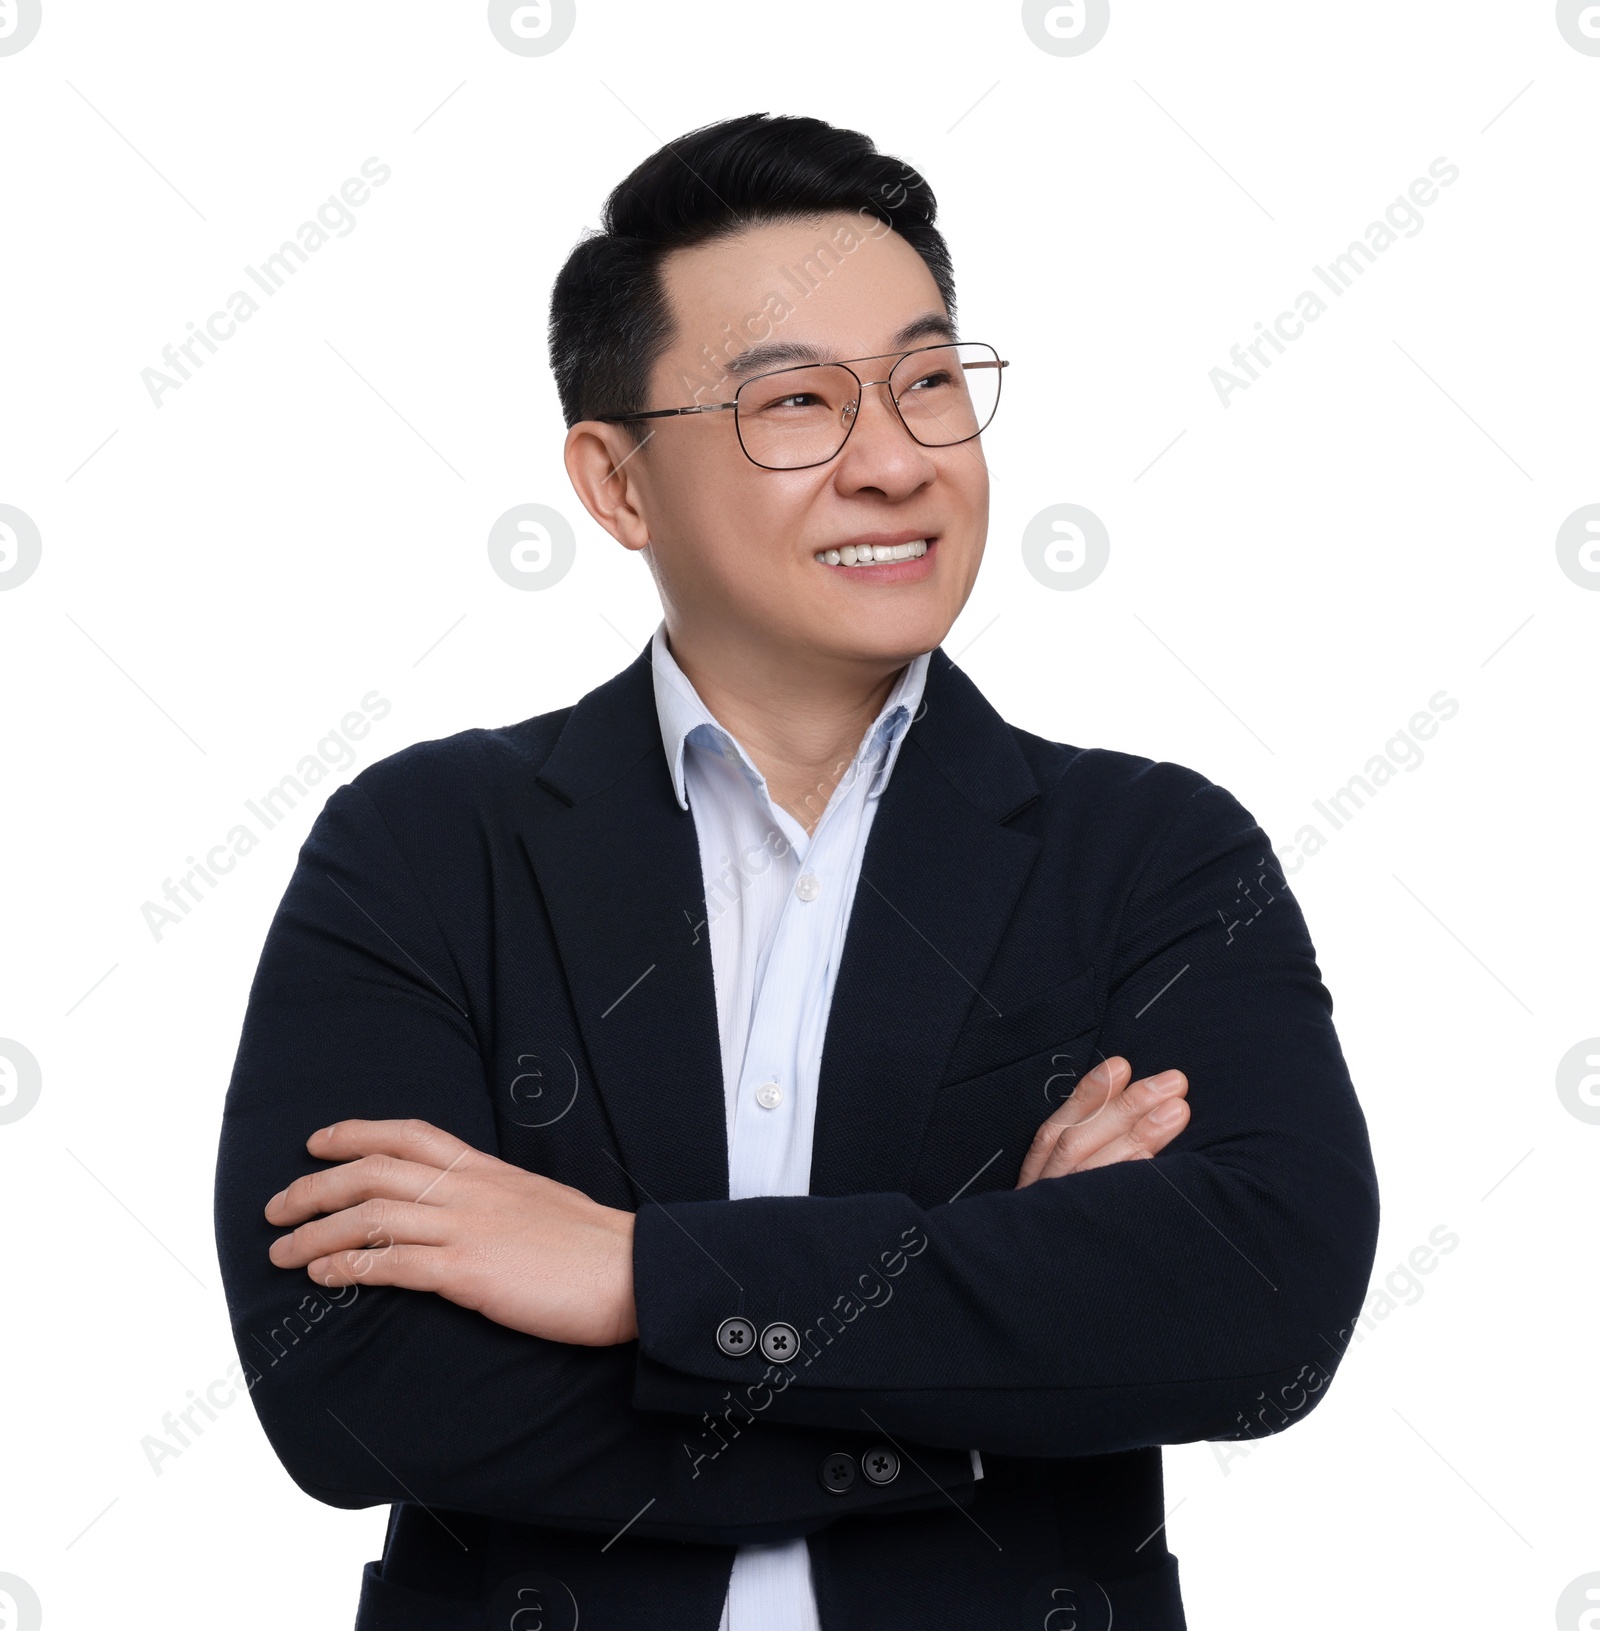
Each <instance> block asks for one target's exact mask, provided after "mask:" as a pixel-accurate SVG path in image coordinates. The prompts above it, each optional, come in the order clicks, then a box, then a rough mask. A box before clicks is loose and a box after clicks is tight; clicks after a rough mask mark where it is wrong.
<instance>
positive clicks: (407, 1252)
mask: <svg viewBox="0 0 1600 1631" xmlns="http://www.w3.org/2000/svg"><path fill="white" fill-rule="evenodd" d="M449 1269H450V1254H449V1253H448V1252H444V1251H440V1250H439V1249H438V1248H437V1247H433V1246H411V1245H394V1246H389V1247H387V1248H386V1249H384V1250H378V1249H371V1250H365V1251H354V1252H334V1253H331V1254H330V1255H329V1256H327V1257H319V1258H316V1259H315V1260H314V1261H313V1262H310V1263H308V1264H307V1265H306V1273H307V1274H309V1275H310V1276H311V1278H312V1279H313V1280H315V1281H316V1282H317V1284H318V1285H320V1286H405V1287H406V1288H407V1289H409V1290H411V1291H439V1290H441V1289H442V1288H443V1287H444V1285H445V1284H446V1283H447V1278H448V1274H449Z"/></svg>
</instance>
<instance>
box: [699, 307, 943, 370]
mask: <svg viewBox="0 0 1600 1631" xmlns="http://www.w3.org/2000/svg"><path fill="white" fill-rule="evenodd" d="M955 337H956V330H955V324H954V323H952V322H951V321H950V319H949V317H948V316H947V315H946V314H945V313H944V312H934V311H929V312H924V313H923V314H922V315H921V316H920V317H913V318H912V320H911V321H910V322H909V323H907V324H906V325H905V326H904V327H903V328H901V329H899V330H898V331H897V332H896V333H894V334H892V335H891V336H890V337H889V350H888V351H886V352H884V355H885V356H892V355H893V354H894V353H895V352H896V351H904V350H909V349H911V348H912V347H914V346H915V345H916V343H917V342H918V341H919V340H954V339H955ZM837 361H839V358H838V357H837V355H835V354H834V353H833V352H831V351H829V350H828V349H827V348H826V347H823V346H820V345H812V344H809V343H808V342H806V341H803V340H785V341H777V340H774V341H769V342H768V343H767V344H765V345H756V346H751V347H750V349H749V350H748V351H741V352H740V353H739V355H738V356H737V357H734V358H731V359H730V360H729V361H728V362H727V363H725V364H724V367H725V369H726V371H727V372H728V373H729V374H732V375H735V376H736V377H748V376H749V375H751V374H764V373H767V372H768V371H769V370H771V369H775V368H787V367H790V366H791V365H792V366H795V367H798V366H800V365H801V364H803V363H813V362H837Z"/></svg>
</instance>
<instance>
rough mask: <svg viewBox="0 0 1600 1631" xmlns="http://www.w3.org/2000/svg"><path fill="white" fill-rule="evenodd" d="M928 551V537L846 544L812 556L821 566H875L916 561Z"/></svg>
mask: <svg viewBox="0 0 1600 1631" xmlns="http://www.w3.org/2000/svg"><path fill="white" fill-rule="evenodd" d="M927 553H928V540H927V539H926V538H917V539H914V540H913V541H912V542H911V543H909V544H863V545H862V546H861V548H860V549H857V548H856V546H855V545H854V544H846V545H845V546H844V548H843V549H823V550H818V552H817V553H816V554H815V555H813V556H812V559H813V560H814V561H815V562H816V563H817V564H818V565H819V566H875V565H877V563H878V562H880V561H916V560H921V558H922V557H923V556H924V555H926V554H927Z"/></svg>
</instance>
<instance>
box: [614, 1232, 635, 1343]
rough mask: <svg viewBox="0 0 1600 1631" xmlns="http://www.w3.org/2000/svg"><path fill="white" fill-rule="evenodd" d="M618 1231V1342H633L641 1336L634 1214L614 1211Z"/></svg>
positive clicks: (616, 1303)
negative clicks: (635, 1296) (635, 1281)
mask: <svg viewBox="0 0 1600 1631" xmlns="http://www.w3.org/2000/svg"><path fill="white" fill-rule="evenodd" d="M611 1223H612V1227H613V1229H614V1230H615V1231H616V1236H617V1247H616V1278H615V1291H614V1296H615V1306H616V1330H617V1335H616V1341H617V1342H632V1341H633V1340H634V1338H635V1337H637V1336H638V1334H639V1314H638V1310H637V1308H635V1306H634V1301H633V1213H632V1212H623V1211H620V1210H617V1211H614V1212H613V1214H612V1219H611Z"/></svg>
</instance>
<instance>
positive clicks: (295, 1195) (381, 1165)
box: [266, 1155, 452, 1227]
mask: <svg viewBox="0 0 1600 1631" xmlns="http://www.w3.org/2000/svg"><path fill="white" fill-rule="evenodd" d="M451 1177H452V1175H451V1174H450V1173H448V1172H443V1171H441V1170H440V1169H439V1168H438V1167H430V1166H424V1165H423V1164H422V1163H421V1162H417V1161H401V1160H398V1159H396V1157H394V1156H392V1155H364V1156H362V1157H360V1159H358V1160H355V1161H347V1162H345V1163H344V1164H343V1165H342V1166H337V1167H329V1168H328V1169H327V1170H326V1171H325V1172H308V1173H307V1174H306V1175H305V1176H304V1177H303V1178H296V1179H295V1181H294V1182H293V1183H292V1184H290V1185H289V1187H288V1188H287V1189H285V1190H281V1191H280V1192H279V1193H278V1194H276V1195H274V1196H273V1197H272V1199H271V1200H270V1201H268V1202H267V1208H266V1216H267V1222H268V1223H277V1224H282V1225H283V1226H285V1227H288V1226H289V1225H290V1224H295V1223H304V1222H305V1220H306V1219H307V1218H313V1217H315V1216H316V1215H317V1214H318V1213H319V1212H342V1211H344V1209H345V1208H346V1207H349V1206H356V1205H359V1204H360V1203H361V1202H362V1201H369V1200H390V1201H415V1202H422V1201H424V1200H426V1201H427V1203H428V1204H429V1205H431V1206H443V1205H445V1204H446V1201H447V1198H448V1196H449V1194H450V1192H451Z"/></svg>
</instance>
